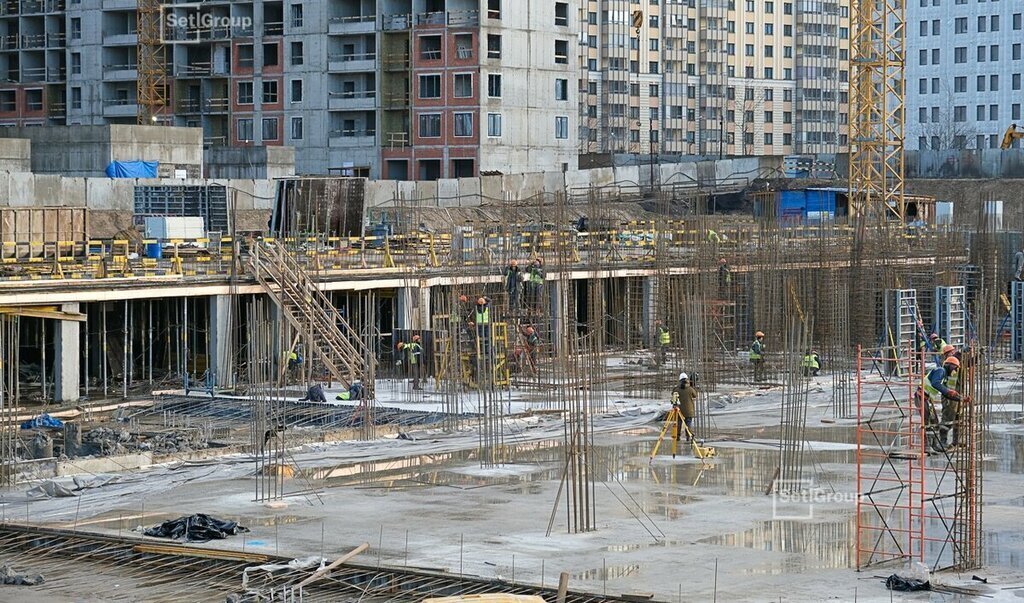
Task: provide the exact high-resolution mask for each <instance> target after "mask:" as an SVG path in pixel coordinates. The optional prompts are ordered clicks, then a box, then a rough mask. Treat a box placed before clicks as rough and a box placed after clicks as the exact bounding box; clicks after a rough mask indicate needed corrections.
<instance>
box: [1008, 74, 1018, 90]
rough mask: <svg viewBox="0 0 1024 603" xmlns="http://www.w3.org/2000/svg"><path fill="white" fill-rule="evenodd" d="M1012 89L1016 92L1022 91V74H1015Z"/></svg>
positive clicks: (1012, 79)
mask: <svg viewBox="0 0 1024 603" xmlns="http://www.w3.org/2000/svg"><path fill="white" fill-rule="evenodd" d="M1010 87H1011V88H1013V89H1014V90H1020V74H1019V73H1014V74H1013V77H1012V78H1011V80H1010Z"/></svg>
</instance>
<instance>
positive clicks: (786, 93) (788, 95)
mask: <svg viewBox="0 0 1024 603" xmlns="http://www.w3.org/2000/svg"><path fill="white" fill-rule="evenodd" d="M782 102H784V103H791V102H793V91H792V90H790V89H789V88H786V89H784V90H783V91H782Z"/></svg>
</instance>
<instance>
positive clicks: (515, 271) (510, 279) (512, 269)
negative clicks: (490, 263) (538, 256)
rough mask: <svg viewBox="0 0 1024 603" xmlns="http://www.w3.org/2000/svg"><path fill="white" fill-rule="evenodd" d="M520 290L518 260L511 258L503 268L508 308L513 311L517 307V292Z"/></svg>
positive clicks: (520, 281) (520, 274)
mask: <svg viewBox="0 0 1024 603" xmlns="http://www.w3.org/2000/svg"><path fill="white" fill-rule="evenodd" d="M521 290H522V273H521V272H520V270H519V262H517V261H515V260H512V261H511V262H509V263H508V267H507V268H505V292H506V293H508V309H509V310H510V311H515V310H518V309H519V293H520V291H521Z"/></svg>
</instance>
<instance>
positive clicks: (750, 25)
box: [744, 23, 754, 35]
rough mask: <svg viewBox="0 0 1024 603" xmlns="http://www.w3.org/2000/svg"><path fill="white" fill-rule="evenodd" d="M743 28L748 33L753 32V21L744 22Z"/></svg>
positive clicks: (751, 33)
mask: <svg viewBox="0 0 1024 603" xmlns="http://www.w3.org/2000/svg"><path fill="white" fill-rule="evenodd" d="M744 29H745V30H746V32H747V33H748V34H750V35H753V34H754V24H753V23H745V24H744Z"/></svg>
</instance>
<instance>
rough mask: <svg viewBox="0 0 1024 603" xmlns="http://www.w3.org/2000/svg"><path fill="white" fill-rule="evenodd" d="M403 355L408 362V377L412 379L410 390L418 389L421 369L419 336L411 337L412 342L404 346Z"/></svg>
mask: <svg viewBox="0 0 1024 603" xmlns="http://www.w3.org/2000/svg"><path fill="white" fill-rule="evenodd" d="M405 355H406V358H407V359H408V362H409V376H410V377H411V378H412V388H413V389H422V388H420V371H421V369H422V367H423V346H422V345H420V336H419V335H413V336H412V342H410V343H407V344H405Z"/></svg>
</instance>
